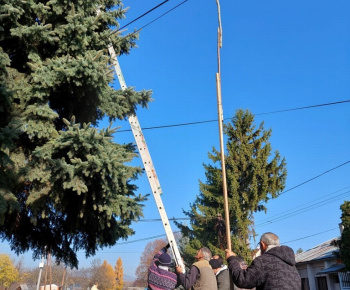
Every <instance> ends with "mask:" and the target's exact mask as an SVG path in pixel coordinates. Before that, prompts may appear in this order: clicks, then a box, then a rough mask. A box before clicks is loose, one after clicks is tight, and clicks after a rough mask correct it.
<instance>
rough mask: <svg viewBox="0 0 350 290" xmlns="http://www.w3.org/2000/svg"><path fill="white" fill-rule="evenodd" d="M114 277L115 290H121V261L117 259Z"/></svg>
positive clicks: (122, 282) (122, 272)
mask: <svg viewBox="0 0 350 290" xmlns="http://www.w3.org/2000/svg"><path fill="white" fill-rule="evenodd" d="M114 274H115V275H114V276H115V280H116V287H115V289H116V290H122V289H123V285H124V270H123V261H122V259H121V258H120V257H119V258H118V260H117V262H116V263H115V266H114Z"/></svg>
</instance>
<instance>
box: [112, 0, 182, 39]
mask: <svg viewBox="0 0 350 290" xmlns="http://www.w3.org/2000/svg"><path fill="white" fill-rule="evenodd" d="M168 1H169V0H167V1H164V2H162V3H160V4H159V5H157V6H155V7H153V8H152V9H151V10H149V11H147V12H146V13H144V14H142V15H141V16H139V17H138V18H136V19H134V20H133V21H131V22H130V23H128V24H126V25H124V26H123V27H121V28H119V29H115V30H113V31H112V32H111V33H110V34H109V36H111V35H113V34H115V33H117V32H119V31H120V30H121V29H122V28H124V27H126V26H128V25H129V24H131V23H133V22H135V21H136V20H138V19H140V18H142V17H143V16H145V15H146V14H148V13H150V12H151V11H153V10H155V9H156V8H158V7H159V6H161V5H163V4H164V3H165V2H168ZM187 1H188V0H184V1H182V2H181V3H179V4H178V5H176V6H174V7H173V8H171V9H169V10H168V11H166V12H164V13H163V14H161V15H160V16H158V17H157V18H155V19H153V20H152V21H150V22H148V23H147V24H145V25H144V26H142V27H141V28H139V29H138V30H136V31H134V32H133V33H130V34H129V35H128V36H131V35H133V34H137V33H138V32H140V31H141V30H142V29H144V28H145V27H147V26H148V25H150V24H152V23H153V22H155V21H157V20H158V19H160V18H162V17H163V16H165V15H166V14H168V13H170V12H171V11H173V10H175V9H176V8H178V7H180V6H181V5H183V4H185V3H186V2H187Z"/></svg>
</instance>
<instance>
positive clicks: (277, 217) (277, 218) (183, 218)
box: [139, 160, 350, 226]
mask: <svg viewBox="0 0 350 290" xmlns="http://www.w3.org/2000/svg"><path fill="white" fill-rule="evenodd" d="M348 163H350V160H349V161H347V162H344V163H342V164H340V165H338V166H336V167H333V168H331V169H329V170H326V171H324V172H323V173H321V174H319V175H317V176H315V177H313V178H310V179H308V180H307V181H304V182H302V183H300V184H298V185H296V186H294V187H292V188H290V189H288V190H286V191H284V192H282V193H281V194H283V193H286V192H289V191H291V190H293V189H295V188H298V187H299V186H302V185H304V184H306V183H308V182H310V181H312V180H315V179H317V178H319V177H321V176H322V175H325V174H327V173H329V172H331V171H333V170H336V169H338V168H340V167H342V166H344V165H346V164H348ZM346 188H348V187H345V188H343V189H340V190H338V191H335V192H333V193H330V194H329V195H332V194H335V193H338V192H339V191H341V190H344V189H346ZM349 192H350V191H347V192H345V193H341V194H339V195H337V196H335V197H332V198H329V199H327V200H326V201H328V200H331V199H334V198H339V197H340V196H343V195H345V194H348V193H349ZM329 195H327V196H329ZM322 198H324V197H320V198H318V199H322ZM318 199H315V200H318ZM315 200H313V201H312V202H309V203H313V204H315V203H314V202H315ZM323 202H324V201H321V202H318V203H316V204H320V203H323ZM309 203H304V204H303V205H301V206H305V205H306V204H309ZM301 206H297V207H294V208H292V209H289V210H287V212H288V211H292V210H295V209H296V208H299V207H301ZM307 208H308V207H306V208H303V209H301V210H304V211H303V212H305V211H307ZM309 208H313V205H312V206H309ZM299 211H300V210H297V211H294V212H299ZM280 215H283V216H285V215H288V214H287V213H286V211H285V212H283V213H281V214H276V215H274V216H272V219H271V217H270V218H268V219H266V220H263V221H262V222H261V224H257V225H256V226H262V225H264V224H271V223H273V220H275V219H276V220H277V221H278V220H279V219H281V218H282V217H283V216H280ZM289 215H290V214H289ZM289 217H290V216H289ZM200 218H202V219H215V218H217V216H206V217H200ZM285 218H287V217H285ZM190 219H191V218H185V217H182V218H169V221H177V220H190ZM159 221H161V219H159V218H158V219H144V220H140V221H139V222H159Z"/></svg>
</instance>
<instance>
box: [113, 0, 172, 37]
mask: <svg viewBox="0 0 350 290" xmlns="http://www.w3.org/2000/svg"><path fill="white" fill-rule="evenodd" d="M168 1H169V0H165V1H163V2H162V3H160V4H158V5H157V6H154V7H153V8H152V9H150V10H148V11H147V12H145V13H143V14H142V15H140V16H139V17H137V18H135V19H134V20H132V21H130V22H129V23H127V24H125V25H123V26H122V27H120V28H118V29H117V31H116V32H118V31H119V30H122V29H123V28H125V27H127V26H129V25H130V24H131V23H134V22H135V21H137V20H139V19H141V18H142V17H144V16H146V15H147V14H149V13H151V12H152V11H153V10H156V9H157V8H159V7H160V6H162V5H163V4H165V3H166V2H168Z"/></svg>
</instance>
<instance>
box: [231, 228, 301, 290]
mask: <svg viewBox="0 0 350 290" xmlns="http://www.w3.org/2000/svg"><path fill="white" fill-rule="evenodd" d="M260 250H261V253H262V255H261V256H259V257H257V258H255V259H254V260H253V262H252V264H251V265H250V266H249V267H248V268H247V269H242V268H241V266H240V264H239V262H238V260H237V258H236V254H235V253H233V252H230V251H229V250H226V260H227V262H228V267H229V269H230V273H231V275H232V278H233V282H234V283H235V284H236V285H237V286H238V287H241V288H253V287H256V289H257V290H276V289H278V290H300V289H301V279H300V276H299V273H298V270H297V269H296V268H295V255H294V252H293V250H292V249H291V248H289V247H287V246H280V242H279V238H278V236H277V235H275V234H273V233H265V234H263V235H262V236H261V238H260Z"/></svg>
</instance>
